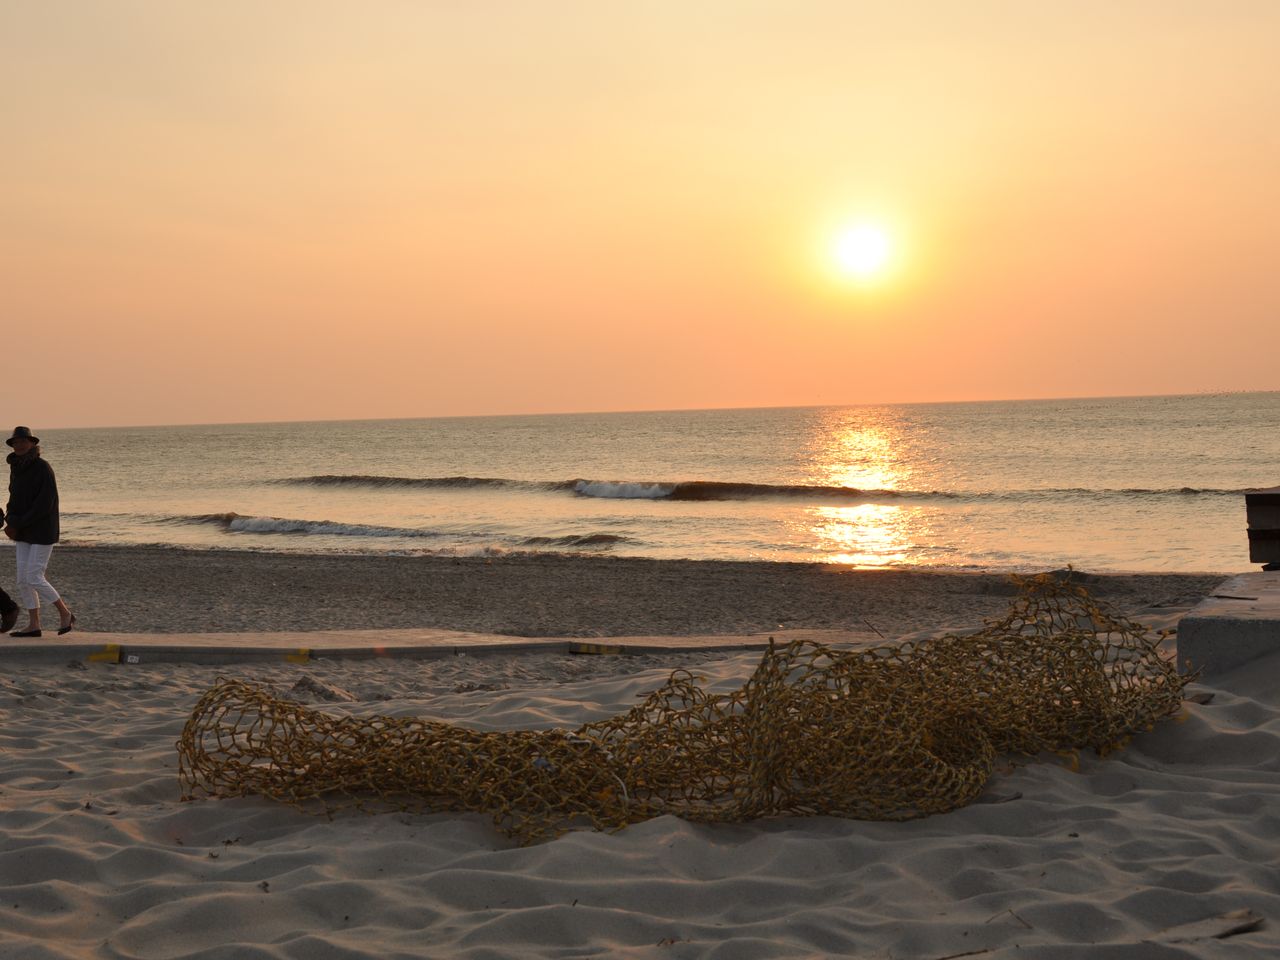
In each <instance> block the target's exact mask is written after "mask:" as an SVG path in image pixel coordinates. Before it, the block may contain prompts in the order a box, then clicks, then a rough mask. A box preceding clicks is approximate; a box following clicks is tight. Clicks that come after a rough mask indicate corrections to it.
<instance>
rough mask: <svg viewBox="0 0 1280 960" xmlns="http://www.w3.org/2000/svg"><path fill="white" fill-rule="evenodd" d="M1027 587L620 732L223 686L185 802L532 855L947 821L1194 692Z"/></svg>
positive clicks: (1095, 613)
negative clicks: (661, 840)
mask: <svg viewBox="0 0 1280 960" xmlns="http://www.w3.org/2000/svg"><path fill="white" fill-rule="evenodd" d="M1018 579H1019V583H1020V587H1021V594H1020V595H1019V597H1018V598H1017V599H1016V600H1015V601H1014V603H1013V604H1012V606H1011V608H1010V610H1009V612H1008V613H1007V614H1006V615H1005V616H1004V617H1003V618H1001V619H999V620H996V621H991V622H989V623H988V624H987V625H986V627H985V629H983V630H981V631H979V632H977V633H973V634H968V635H948V636H944V637H938V638H930V639H927V640H921V641H918V642H900V643H897V644H886V645H884V646H879V647H875V648H870V649H858V650H852V651H845V650H836V649H833V648H831V647H827V646H823V645H820V644H815V643H809V642H802V641H798V642H794V643H790V644H786V645H774V644H771V645H770V646H769V649H768V650H767V651H766V652H765V654H764V656H763V658H762V659H761V661H760V664H759V666H757V667H756V669H755V671H754V673H753V674H752V675H751V677H750V679H749V680H747V682H746V683H745V684H743V686H742V687H740V688H739V689H737V690H734V691H733V692H732V693H727V694H716V693H711V692H709V691H708V690H706V689H705V688H704V687H703V686H701V685H700V683H699V679H698V678H697V677H695V676H693V675H692V674H690V673H689V672H688V671H685V670H677V671H676V672H674V673H673V674H672V675H671V677H670V679H668V680H667V682H666V683H665V684H664V685H663V686H662V687H661V688H659V689H658V690H655V691H654V692H653V693H651V694H649V696H648V697H647V698H646V699H645V700H644V701H643V702H641V703H639V704H638V705H637V706H636V707H634V708H633V709H631V710H630V711H628V712H627V713H624V714H622V715H620V716H616V717H613V718H610V719H608V720H601V721H597V722H595V723H588V724H585V725H584V726H581V727H579V728H578V729H576V730H573V731H569V730H536V731H535V730H515V731H509V732H479V731H475V730H468V729H465V728H463V727H459V726H455V725H454V724H451V723H444V722H441V721H435V720H426V719H417V718H393V717H369V718H360V717H350V716H347V717H335V716H331V715H329V714H326V713H322V712H320V711H317V710H314V709H311V708H309V707H306V706H303V705H301V704H298V703H294V702H291V701H288V700H282V699H279V698H277V697H276V696H275V695H273V694H272V693H271V692H269V691H268V690H265V689H263V688H260V687H255V686H253V685H250V684H247V683H242V682H238V681H222V682H220V683H219V684H218V685H217V686H215V687H214V688H212V689H211V690H209V691H208V692H207V693H206V694H205V695H204V696H203V697H202V698H201V700H200V701H199V703H197V704H196V707H195V710H194V712H193V713H192V715H191V718H190V720H188V721H187V724H186V727H185V728H184V729H183V732H182V738H181V739H180V740H179V741H178V744H177V746H178V756H179V777H180V779H181V782H182V788H183V798H184V799H193V798H195V797H196V796H200V795H205V796H212V797H234V796H244V795H248V794H257V795H262V796H266V797H271V798H274V799H277V800H283V801H287V802H289V803H293V804H296V805H299V806H307V805H309V804H311V803H312V802H318V803H319V804H320V805H321V806H322V808H323V809H326V810H332V809H334V808H335V807H340V806H344V805H350V804H354V805H355V806H357V807H360V808H362V809H370V810H379V809H388V808H394V809H407V810H418V811H446V810H451V811H475V812H483V813H488V814H491V815H492V817H493V819H494V822H495V824H496V825H497V826H498V827H499V829H501V830H503V831H504V832H506V833H507V834H508V835H510V836H513V837H515V838H516V839H517V840H519V841H521V842H523V843H530V842H535V841H537V840H541V839H545V838H547V837H549V836H554V835H556V834H558V833H561V832H563V831H564V830H566V829H569V828H571V827H574V826H578V825H586V826H591V827H594V828H596V829H598V830H612V829H617V828H620V827H623V826H625V825H626V824H629V823H636V822H639V821H642V820H647V819H649V818H651V817H656V816H660V815H662V814H668V813H669V814H675V815H677V816H680V817H684V818H685V819H688V820H697V821H706V822H713V821H716V822H723V821H743V820H749V819H753V818H756V817H765V816H775V815H798V816H806V815H814V814H830V815H835V816H842V817H854V818H860V819H874V820H901V819H908V818H912V817H920V816H926V815H928V814H932V813H941V812H944V811H947V810H953V809H955V808H957V807H960V806H963V805H965V804H967V803H970V802H972V801H973V800H974V799H976V798H977V797H978V795H979V794H980V793H981V791H982V789H983V787H984V785H985V784H986V783H987V781H988V779H989V778H990V777H991V774H992V770H993V767H994V764H995V760H996V757H997V756H998V755H999V754H1002V753H1018V754H1026V755H1034V754H1037V753H1040V752H1043V751H1055V752H1059V753H1061V752H1066V751H1075V750H1078V749H1081V748H1084V747H1093V748H1094V749H1095V750H1097V751H1099V752H1100V753H1105V752H1107V751H1108V750H1111V749H1115V748H1118V747H1120V746H1123V745H1124V744H1125V743H1126V742H1127V740H1128V738H1129V737H1130V736H1131V735H1132V734H1133V733H1134V732H1136V731H1138V730H1142V729H1149V728H1150V726H1151V725H1152V724H1153V723H1154V722H1155V721H1156V720H1158V719H1160V718H1162V717H1165V716H1168V715H1170V714H1172V713H1174V712H1176V711H1177V710H1178V709H1179V706H1180V704H1181V702H1182V691H1183V687H1184V686H1185V685H1186V684H1187V683H1188V682H1189V681H1190V680H1191V679H1192V678H1191V677H1188V676H1179V674H1178V671H1177V668H1176V665H1175V663H1174V662H1173V661H1172V660H1169V659H1166V658H1165V657H1164V656H1162V654H1161V652H1160V649H1159V648H1160V642H1161V640H1162V639H1163V638H1164V636H1165V635H1164V634H1163V633H1162V634H1158V635H1155V636H1149V635H1148V633H1149V632H1148V630H1147V629H1146V628H1145V627H1143V626H1141V625H1139V624H1137V623H1134V622H1132V621H1129V620H1126V619H1123V618H1118V617H1114V616H1111V615H1109V614H1107V613H1106V612H1104V611H1103V610H1101V609H1100V608H1099V607H1098V606H1097V605H1096V604H1095V603H1094V602H1093V601H1092V600H1091V599H1090V597H1089V595H1088V593H1087V592H1086V591H1085V590H1084V588H1082V587H1079V586H1074V585H1072V584H1070V583H1068V582H1065V581H1062V580H1058V579H1055V578H1054V577H1053V576H1052V575H1049V574H1043V575H1040V576H1037V577H1030V578H1018Z"/></svg>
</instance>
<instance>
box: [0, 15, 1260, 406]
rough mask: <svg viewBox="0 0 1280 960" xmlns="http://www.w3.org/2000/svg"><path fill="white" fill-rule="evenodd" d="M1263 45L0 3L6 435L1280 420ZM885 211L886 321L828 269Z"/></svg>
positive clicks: (861, 25)
mask: <svg viewBox="0 0 1280 960" xmlns="http://www.w3.org/2000/svg"><path fill="white" fill-rule="evenodd" d="M1277 43H1280V3H1275V2H1273V0H1254V2H1250V0H1222V2H1214V3H1206V2H1200V0H1150V2H1135V0H1126V2H1124V3H1115V2H1113V0H1107V2H1093V0H1085V2H1079V3H1070V4H1050V3H1027V2H1021V0H1006V2H989V0H988V2H975V0H965V2H963V3H960V2H956V3H951V2H942V0H938V2H934V3H907V2H903V3H883V4H870V3H855V2H850V0H832V2H806V0H796V2H790V3H776V2H767V3H766V2H745V0H732V2H729V0H698V2H696V3H690V2H687V0H679V2H645V3H631V4H626V3H613V2H602V0H578V2H555V3H546V2H532V0H531V2H508V3H452V2H437V3H429V2H409V0H380V2H377V3H372V4H370V3H356V2H347V3H338V2H317V0H307V2H283V0H273V2H271V3H269V4H257V3H248V2H243V3H239V2H232V3H219V4H209V3H204V2H173V0H163V2H162V0H149V2H122V0H113V2H112V3H82V2H68V0H41V2H39V3H6V4H4V5H3V6H2V7H0V116H2V117H3V126H4V134H3V139H2V141H0V142H2V144H3V159H2V160H0V172H2V173H3V177H2V182H0V221H2V222H3V224H4V229H3V230H0V317H2V318H3V321H2V323H3V343H4V344H5V354H6V356H7V357H8V358H9V360H8V363H7V364H6V366H7V369H8V370H9V371H10V375H9V376H6V377H5V378H3V380H2V381H0V417H6V418H7V421H12V422H20V423H30V424H32V425H33V426H45V427H56V426H71V425H95V424H126V423H175V422H200V421H241V420H293V419H347V418H365V417H408V416H442V415H453V414H485V413H522V412H549V411H571V410H622V409H670V408H694V407H737V406H777V405H802V404H819V403H860V402H876V401H924V400H948V399H981V398H1008V397H1042V396H1079V395H1094V396H1096V395H1112V394H1143V393H1178V392H1194V391H1206V390H1236V389H1276V388H1280V375H1278V374H1277V372H1276V371H1277V367H1276V358H1277V357H1278V356H1280V259H1278V258H1280V79H1278V77H1280V74H1277V71H1276V66H1275V59H1274V57H1275V51H1276V49H1277ZM864 219H871V220H874V221H876V222H879V223H882V224H883V225H884V226H885V228H886V229H887V230H888V231H889V233H890V235H891V237H892V238H893V240H894V242H895V244H896V245H897V250H896V253H895V258H896V268H895V270H894V272H893V275H892V276H889V277H886V278H885V279H884V280H883V282H881V283H879V284H878V285H875V286H874V287H872V288H860V287H858V286H856V285H853V284H842V283H839V282H836V281H834V280H833V279H832V277H831V275H830V271H829V269H828V263H827V262H826V257H825V251H826V249H827V247H828V246H829V238H830V237H831V235H832V234H833V233H834V232H835V231H836V230H838V229H839V228H840V227H841V226H842V225H845V224H848V223H851V222H855V221H860V220H864ZM15 356H19V357H22V358H23V359H22V361H21V363H23V364H25V365H26V366H25V367H23V368H22V372H21V373H19V374H18V375H13V371H14V370H15V369H16V366H17V364H16V362H15V360H14V359H13V358H14V357H15ZM33 383H37V384H39V388H38V389H34V390H33V389H32V388H31V387H32V384H33ZM7 421H6V422H7Z"/></svg>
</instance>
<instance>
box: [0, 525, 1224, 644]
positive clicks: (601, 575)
mask: <svg viewBox="0 0 1280 960" xmlns="http://www.w3.org/2000/svg"><path fill="white" fill-rule="evenodd" d="M0 556H3V555H0ZM4 569H5V568H4V567H0V570H4ZM49 577H50V579H51V580H52V581H53V582H54V583H55V584H56V585H57V586H58V588H59V589H60V590H61V591H62V593H63V594H64V595H65V596H66V597H67V600H68V602H69V603H70V604H71V606H72V607H73V608H74V609H75V610H76V613H77V616H78V617H79V618H80V622H79V626H80V629H82V630H84V631H87V632H93V631H106V632H112V633H131V632H138V633H179V632H190V633H210V632H212V633H224V632H251V631H267V632H271V631H278V630H364V629H400V628H408V627H435V628H442V629H448V630H471V631H476V632H479V633H494V634H509V635H512V636H523V637H601V636H641V635H663V636H667V635H669V636H685V635H690V634H717V633H720V634H739V633H757V632H760V631H769V630H797V629H836V630H853V631H857V632H866V631H868V630H871V631H872V632H874V631H879V632H880V633H881V634H883V635H884V636H885V637H896V636H901V635H902V634H905V633H909V632H912V631H916V630H935V629H946V628H951V627H959V628H963V627H966V626H973V625H975V624H978V623H980V622H981V621H982V620H983V619H984V618H986V617H991V616H995V615H997V614H999V613H1001V612H1002V611H1003V610H1004V608H1005V607H1006V605H1007V604H1008V601H1009V598H1010V597H1011V596H1012V595H1013V593H1014V588H1013V586H1012V584H1011V583H1010V581H1009V578H1008V577H1007V576H1004V575H1002V574H986V573H964V572H957V573H950V572H937V571H924V570H854V569H850V568H847V567H843V566H840V565H836V564H805V563H764V562H759V563H745V562H720V561H686V560H647V559H633V558H611V557H591V556H570V555H564V554H550V553H548V554H523V555H513V556H507V557H500V558H495V559H492V560H488V559H483V558H462V557H460V558H456V559H455V558H448V557H434V556H419V557H396V556H369V555H332V554H330V555H304V554H292V553H266V552H263V553H252V552H239V551H216V550H183V549H173V548H164V547H138V548H127V547H74V546H61V547H59V548H58V549H57V550H55V551H54V557H53V561H52V563H51V566H50V573H49ZM1223 579H1225V576H1224V575H1221V574H1214V573H1205V574H1118V575H1091V574H1088V573H1087V572H1086V573H1085V574H1084V575H1083V581H1082V582H1084V583H1086V584H1087V586H1088V587H1089V589H1090V590H1091V591H1093V592H1094V593H1095V594H1097V595H1098V596H1099V597H1102V598H1104V599H1106V600H1107V601H1108V602H1110V603H1112V604H1113V605H1114V606H1115V607H1116V608H1117V609H1120V610H1122V611H1124V612H1126V613H1131V612H1134V611H1140V610H1143V609H1146V608H1153V607H1154V608H1170V607H1178V606H1186V605H1189V604H1192V603H1195V602H1196V601H1198V600H1199V599H1200V598H1201V597H1203V596H1204V595H1205V594H1206V593H1207V592H1208V591H1209V590H1210V589H1212V588H1213V587H1214V586H1215V585H1216V584H1218V583H1220V582H1221V581H1222V580H1223Z"/></svg>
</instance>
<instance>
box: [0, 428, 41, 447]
mask: <svg viewBox="0 0 1280 960" xmlns="http://www.w3.org/2000/svg"><path fill="white" fill-rule="evenodd" d="M15 440H30V441H31V442H32V443H39V442H40V438H39V437H33V436H32V435H31V428H30V427H14V428H13V436H12V437H10V438H9V439H8V440H6V441H5V443H7V444H8V445H9V446H11V447H12V446H13V441H15Z"/></svg>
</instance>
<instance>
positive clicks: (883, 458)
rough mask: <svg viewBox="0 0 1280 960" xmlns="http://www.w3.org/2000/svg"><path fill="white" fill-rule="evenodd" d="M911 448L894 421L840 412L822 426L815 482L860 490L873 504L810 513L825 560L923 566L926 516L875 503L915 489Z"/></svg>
mask: <svg viewBox="0 0 1280 960" xmlns="http://www.w3.org/2000/svg"><path fill="white" fill-rule="evenodd" d="M910 442H911V441H910V439H909V438H908V437H907V436H906V435H905V434H904V431H903V430H902V428H901V426H900V425H899V424H898V423H896V422H894V420H893V419H892V418H889V417H879V418H877V419H876V420H874V421H872V422H868V421H867V420H865V419H857V420H855V419H853V418H852V417H850V416H849V415H848V413H847V412H845V411H840V412H833V413H832V415H831V416H829V417H826V418H824V419H823V420H822V421H821V423H820V425H819V429H818V430H816V431H815V433H814V437H813V445H812V448H811V449H812V450H813V458H814V459H813V463H812V468H813V473H814V482H815V483H821V484H823V485H825V486H833V487H836V486H838V487H848V488H851V489H855V490H860V491H863V492H864V493H866V494H867V496H868V498H869V502H866V503H852V504H850V505H848V506H843V505H842V506H815V507H812V508H810V509H809V510H807V511H806V512H805V521H804V522H805V525H806V526H807V528H808V534H807V535H808V538H809V539H810V541H811V542H812V543H813V545H814V548H815V550H816V551H817V552H818V553H819V554H820V555H821V557H822V559H823V560H825V561H826V562H829V563H840V564H849V565H851V566H861V567H883V566H893V565H901V564H914V563H920V562H922V558H921V557H920V545H921V543H922V538H923V537H927V535H928V530H929V524H928V522H927V519H926V517H925V516H924V511H923V510H922V509H921V508H920V507H918V506H911V505H904V504H902V503H893V502H877V500H876V499H873V498H880V497H884V496H886V495H888V496H890V497H891V496H892V493H891V492H890V491H904V490H910V489H912V487H911V473H912V471H911V468H910V467H909V466H908V458H907V449H906V448H907V446H908V445H909V444H910Z"/></svg>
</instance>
